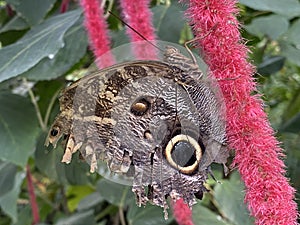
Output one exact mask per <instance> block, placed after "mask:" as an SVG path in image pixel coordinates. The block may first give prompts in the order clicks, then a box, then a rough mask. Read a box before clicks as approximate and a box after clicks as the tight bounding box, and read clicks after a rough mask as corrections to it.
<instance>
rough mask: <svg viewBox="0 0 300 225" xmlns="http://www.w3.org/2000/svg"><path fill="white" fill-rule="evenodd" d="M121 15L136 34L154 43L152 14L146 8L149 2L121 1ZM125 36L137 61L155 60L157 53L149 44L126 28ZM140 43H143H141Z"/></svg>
mask: <svg viewBox="0 0 300 225" xmlns="http://www.w3.org/2000/svg"><path fill="white" fill-rule="evenodd" d="M120 3H121V7H122V13H123V16H124V20H125V22H126V23H128V24H129V25H130V26H131V27H133V28H134V29H135V30H136V31H137V32H139V33H140V34H141V35H143V36H144V37H145V38H146V40H148V41H152V42H153V41H154V40H155V38H156V36H155V34H154V27H153V25H152V13H151V11H150V9H149V7H148V5H149V3H150V1H149V0H139V1H134V2H133V1H132V0H121V1H120ZM127 34H128V36H129V37H130V39H131V42H132V43H133V48H132V49H133V51H134V54H135V56H136V57H137V58H138V59H141V60H143V59H145V60H149V59H157V51H156V49H155V48H153V46H151V45H150V44H149V43H146V42H145V41H144V39H143V38H142V37H141V36H139V35H138V34H137V33H136V32H135V31H133V30H132V29H130V28H128V29H127ZM141 41H144V42H143V43H141ZM135 42H139V43H135Z"/></svg>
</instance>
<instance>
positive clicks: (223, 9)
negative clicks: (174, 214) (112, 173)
mask: <svg viewBox="0 0 300 225" xmlns="http://www.w3.org/2000/svg"><path fill="white" fill-rule="evenodd" d="M236 3H237V2H236V1H235V0H206V1H199V0H190V1H189V9H188V11H187V15H188V17H189V19H190V24H192V25H193V30H194V32H195V34H196V36H197V37H199V40H198V44H199V46H200V47H201V50H202V52H204V53H205V60H206V63H207V64H208V66H209V68H210V71H211V74H212V75H213V76H214V77H216V78H217V79H218V80H219V85H220V88H221V90H222V92H223V96H224V101H225V103H226V108H227V109H226V110H227V111H226V114H227V134H228V142H229V148H231V149H235V152H236V156H235V159H234V163H233V166H237V168H238V170H239V172H240V174H241V178H242V179H243V181H244V183H245V187H246V197H245V200H246V202H247V203H248V207H249V209H250V212H251V214H252V215H253V216H254V217H255V223H256V224H257V225H275V224H276V225H277V224H281V225H295V224H297V222H296V221H297V216H298V213H297V205H296V203H295V202H294V194H295V190H294V189H293V188H292V187H291V186H290V185H289V183H288V179H287V178H286V177H284V173H285V169H284V163H283V162H282V161H281V159H280V158H281V157H282V156H283V152H282V149H281V148H280V147H279V143H278V141H277V140H276V139H275V137H274V131H273V130H272V128H271V126H270V124H269V122H268V120H267V116H266V114H265V112H264V111H263V102H262V100H261V99H260V98H259V97H260V96H258V95H251V93H252V92H253V91H256V87H255V86H256V84H255V82H254V81H253V78H252V77H251V76H252V75H253V73H254V68H253V66H252V65H251V64H250V63H249V62H248V61H247V53H248V49H247V48H246V46H245V45H244V44H243V43H242V37H241V35H240V33H239V30H238V26H239V23H238V21H237V19H236V15H237V9H236V8H235V4H236ZM201 37H202V38H201ZM228 78H231V79H228ZM178 222H179V221H178ZM180 224H184V223H180Z"/></svg>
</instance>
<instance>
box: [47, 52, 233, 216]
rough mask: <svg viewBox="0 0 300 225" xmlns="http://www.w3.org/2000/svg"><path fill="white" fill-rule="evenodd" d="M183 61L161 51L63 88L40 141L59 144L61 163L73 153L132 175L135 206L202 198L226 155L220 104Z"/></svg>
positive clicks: (192, 66)
mask: <svg viewBox="0 0 300 225" xmlns="http://www.w3.org/2000/svg"><path fill="white" fill-rule="evenodd" d="M215 89H216V88H215V87H214V85H213V84H212V82H211V81H210V80H209V79H204V78H203V72H202V71H201V70H200V69H199V67H198V65H197V64H196V63H195V62H194V61H193V60H192V59H191V58H189V57H186V56H184V55H183V54H182V53H181V52H180V51H179V50H178V49H177V48H175V47H171V46H167V47H166V49H165V52H164V60H163V61H151V60H143V61H132V62H126V63H120V64H116V65H114V66H111V67H109V68H105V69H102V70H100V71H98V72H97V73H95V74H92V75H89V76H86V77H84V78H82V79H80V80H79V81H77V82H75V83H73V84H72V85H70V86H69V87H67V88H66V89H65V90H63V91H62V93H61V96H60V98H59V102H60V113H59V114H58V115H57V117H56V118H55V121H54V123H53V125H52V126H51V128H50V131H49V134H48V137H47V139H46V142H45V144H46V145H47V146H48V145H49V143H51V144H52V145H53V146H54V147H56V144H57V142H58V141H59V139H61V138H62V137H63V138H65V139H66V147H65V154H64V156H63V159H62V162H66V163H69V162H70V161H71V158H72V154H74V153H75V152H76V151H77V150H80V152H81V154H82V155H83V156H84V158H85V160H86V161H87V162H88V163H89V164H90V170H91V172H94V171H99V164H100V161H104V162H105V163H106V164H107V167H108V168H109V170H110V171H111V172H112V173H116V174H121V175H122V176H124V177H130V178H132V191H133V192H134V193H135V195H136V201H137V204H138V205H139V206H140V205H145V204H146V203H147V202H148V201H150V202H151V203H152V204H155V205H158V206H161V207H163V208H164V211H165V212H166V210H167V209H168V203H167V198H168V197H170V198H171V199H173V200H177V199H178V198H183V200H184V201H185V202H186V203H187V204H188V205H189V206H192V205H193V204H194V203H195V197H197V198H202V195H203V192H205V191H206V188H205V186H204V183H205V181H206V179H207V177H208V174H209V167H210V165H211V164H212V163H214V162H215V163H220V164H223V165H224V164H225V163H226V160H227V157H228V151H227V148H226V131H225V119H224V109H223V107H222V100H221V99H220V97H219V96H218V93H217V92H216V91H215Z"/></svg>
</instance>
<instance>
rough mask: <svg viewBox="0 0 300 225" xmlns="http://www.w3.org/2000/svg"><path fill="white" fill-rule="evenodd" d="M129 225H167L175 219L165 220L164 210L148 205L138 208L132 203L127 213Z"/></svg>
mask: <svg viewBox="0 0 300 225" xmlns="http://www.w3.org/2000/svg"><path fill="white" fill-rule="evenodd" d="M127 220H128V224H129V225H165V224H169V223H170V222H171V221H172V220H173V219H172V218H171V217H170V215H169V218H168V219H167V220H165V219H164V213H163V208H161V207H158V206H154V205H149V204H147V205H146V206H145V207H138V206H137V205H136V204H135V203H132V204H131V206H130V207H129V210H128V213H127Z"/></svg>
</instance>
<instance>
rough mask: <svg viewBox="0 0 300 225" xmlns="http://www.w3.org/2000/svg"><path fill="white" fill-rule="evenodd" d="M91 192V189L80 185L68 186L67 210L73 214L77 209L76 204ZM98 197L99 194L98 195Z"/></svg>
mask: <svg viewBox="0 0 300 225" xmlns="http://www.w3.org/2000/svg"><path fill="white" fill-rule="evenodd" d="M92 192H93V189H92V188H91V187H89V186H87V185H81V186H74V185H73V186H69V187H68V190H67V195H68V209H70V211H71V212H73V211H74V210H75V209H77V206H78V203H79V202H80V200H81V199H82V198H84V197H86V196H87V195H89V194H90V193H92ZM98 195H99V193H98Z"/></svg>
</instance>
